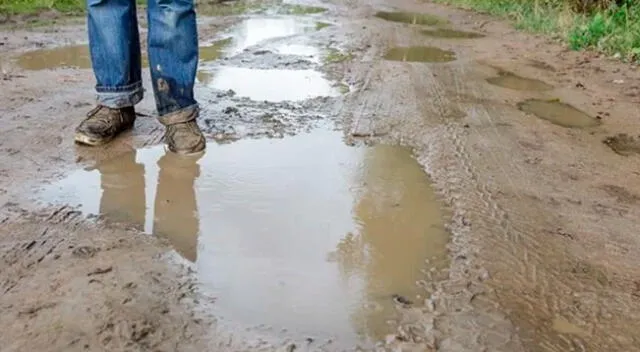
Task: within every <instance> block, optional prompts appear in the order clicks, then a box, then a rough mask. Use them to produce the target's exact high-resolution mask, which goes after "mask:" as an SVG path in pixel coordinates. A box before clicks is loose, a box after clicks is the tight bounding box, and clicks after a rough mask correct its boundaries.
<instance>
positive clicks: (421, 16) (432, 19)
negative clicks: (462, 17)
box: [375, 11, 448, 26]
mask: <svg viewBox="0 0 640 352" xmlns="http://www.w3.org/2000/svg"><path fill="white" fill-rule="evenodd" d="M375 17H378V18H381V19H383V20H386V21H392V22H401V23H409V24H418V25H427V26H435V25H438V24H445V23H448V21H447V20H445V19H443V18H440V17H438V16H434V15H430V14H427V13H416V12H388V11H379V12H377V13H376V14H375Z"/></svg>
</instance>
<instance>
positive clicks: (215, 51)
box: [17, 17, 317, 70]
mask: <svg viewBox="0 0 640 352" xmlns="http://www.w3.org/2000/svg"><path fill="white" fill-rule="evenodd" d="M315 30H317V23H316V22H315V21H313V20H307V19H303V18H298V17H296V18H293V17H274V18H268V17H267V18H262V17H256V18H249V19H247V20H245V21H243V22H241V23H240V24H239V25H238V26H234V27H233V29H232V30H231V31H230V33H229V36H227V37H226V38H224V39H221V40H218V41H214V42H211V43H206V44H204V45H202V46H201V47H200V60H201V61H203V62H207V61H214V60H217V59H218V58H220V56H221V55H222V54H223V53H228V54H231V55H233V54H237V53H240V52H242V51H244V50H245V49H248V48H250V47H252V46H254V45H256V44H259V43H263V42H265V41H268V40H272V39H277V38H285V37H289V36H294V35H299V34H303V33H307V32H310V31H315ZM307 51H308V49H307ZM142 61H143V66H144V67H147V66H148V59H147V57H146V55H144V54H143V60H142ZM17 64H18V65H19V66H20V67H21V68H23V69H26V70H47V69H56V68H77V69H88V68H91V56H90V54H89V47H88V46H87V45H73V46H63V47H59V48H52V49H39V50H33V51H29V52H26V53H24V54H22V55H21V56H19V57H18V58H17Z"/></svg>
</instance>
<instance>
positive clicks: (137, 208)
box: [40, 129, 448, 348]
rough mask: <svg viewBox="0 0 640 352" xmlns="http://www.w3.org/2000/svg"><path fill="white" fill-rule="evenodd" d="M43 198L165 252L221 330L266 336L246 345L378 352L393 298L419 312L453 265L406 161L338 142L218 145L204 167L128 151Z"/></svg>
mask: <svg viewBox="0 0 640 352" xmlns="http://www.w3.org/2000/svg"><path fill="white" fill-rule="evenodd" d="M40 198H41V199H43V200H46V201H50V202H55V203H67V204H81V207H82V210H83V211H84V212H85V213H99V214H103V215H104V216H105V217H106V218H108V219H113V220H117V221H123V222H127V223H130V224H132V225H134V226H138V227H139V228H140V229H143V230H145V231H146V232H148V233H153V234H155V235H157V236H161V237H164V238H167V239H168V240H169V241H170V242H171V243H172V244H173V246H174V247H175V249H176V251H177V252H178V253H180V255H182V256H183V257H184V258H186V259H187V260H190V261H192V262H194V263H195V265H196V267H197V275H198V277H199V280H200V283H201V288H202V290H204V292H207V293H209V294H211V295H213V296H214V297H216V304H214V306H213V308H212V309H213V310H214V312H215V313H216V314H217V316H219V317H220V318H221V321H222V325H223V326H226V327H228V328H229V329H231V330H232V331H238V332H241V333H245V332H244V331H245V330H246V328H248V327H255V326H264V327H266V328H265V329H258V328H255V329H254V330H251V329H250V330H251V331H250V332H248V333H252V334H254V335H255V334H258V335H260V336H263V338H267V339H269V338H271V337H273V338H282V337H289V338H296V339H297V338H301V339H304V338H306V337H313V338H315V339H316V340H317V341H320V340H323V341H326V340H327V339H332V340H333V341H334V346H336V348H338V346H343V347H346V346H353V345H354V344H363V345H367V344H368V343H370V342H372V341H374V340H379V339H382V338H384V336H385V335H386V334H389V333H393V332H394V329H395V328H394V326H392V325H389V324H388V321H389V320H392V319H394V318H397V316H396V314H397V312H396V310H395V306H394V302H393V297H394V295H399V296H402V297H404V298H406V299H408V300H410V301H413V302H416V304H419V303H421V302H422V301H423V299H424V297H421V295H423V289H422V288H420V287H418V286H417V285H416V282H417V281H419V280H422V279H424V275H423V274H422V272H421V270H423V269H425V259H431V260H432V262H433V259H435V262H439V261H440V262H444V259H445V258H446V254H445V253H446V250H445V245H446V242H447V239H448V237H447V233H446V231H445V230H444V227H443V224H442V222H441V220H442V211H441V207H440V205H439V203H438V202H437V199H436V196H435V194H434V192H433V189H432V187H431V185H430V182H429V180H428V179H427V177H426V175H425V173H424V172H423V170H422V169H421V167H420V166H419V165H418V164H417V163H416V161H415V160H414V159H413V158H412V156H411V153H410V151H409V150H407V149H404V148H401V147H394V146H382V145H381V146H374V147H349V146H347V145H345V144H344V143H343V142H342V133H341V132H336V131H331V130H324V129H319V130H314V131H312V132H310V133H306V134H301V135H297V136H294V137H287V138H284V139H277V140H272V139H263V140H242V141H239V142H236V143H231V144H224V145H214V144H211V145H209V147H208V150H207V152H206V154H205V155H204V156H203V157H202V158H200V159H186V158H180V157H176V156H175V155H172V154H165V153H164V150H163V148H162V147H154V148H149V149H140V150H131V151H130V152H128V153H126V154H124V155H122V156H120V157H118V158H116V159H113V160H111V161H107V162H104V163H102V164H99V165H97V166H96V167H95V168H93V169H92V170H90V171H85V170H80V171H76V172H74V173H72V174H70V175H69V176H68V177H67V178H65V179H63V180H61V181H59V182H57V183H55V184H53V185H49V186H47V187H46V188H44V189H43V190H42V192H41V193H40ZM282 331H287V332H286V333H284V332H282ZM282 335H286V336H282ZM341 348H342V347H341Z"/></svg>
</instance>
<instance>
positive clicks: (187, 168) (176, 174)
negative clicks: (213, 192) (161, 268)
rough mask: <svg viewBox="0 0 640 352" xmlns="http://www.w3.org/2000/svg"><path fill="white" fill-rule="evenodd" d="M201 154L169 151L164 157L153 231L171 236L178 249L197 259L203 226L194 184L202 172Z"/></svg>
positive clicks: (194, 259) (161, 165)
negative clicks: (201, 227) (199, 215)
mask: <svg viewBox="0 0 640 352" xmlns="http://www.w3.org/2000/svg"><path fill="white" fill-rule="evenodd" d="M200 157H201V156H196V157H188V156H183V155H176V154H173V153H167V154H165V155H164V156H163V157H162V158H160V160H159V161H158V166H159V167H160V175H159V176H158V189H157V192H156V200H155V216H154V219H153V233H154V234H156V235H158V236H163V237H166V238H168V239H169V241H171V243H172V244H173V246H174V248H175V249H176V251H178V253H180V255H182V256H183V257H184V258H186V259H187V260H189V261H191V262H195V261H196V257H197V246H198V232H199V227H200V223H199V221H198V206H197V204H196V195H195V190H194V188H193V187H194V183H195V180H196V178H197V177H198V176H199V175H200V166H199V165H198V163H197V161H198V160H199V159H200Z"/></svg>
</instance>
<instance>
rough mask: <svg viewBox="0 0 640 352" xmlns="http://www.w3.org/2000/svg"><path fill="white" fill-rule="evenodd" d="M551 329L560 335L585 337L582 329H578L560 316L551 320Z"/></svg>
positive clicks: (585, 333)
mask: <svg viewBox="0 0 640 352" xmlns="http://www.w3.org/2000/svg"><path fill="white" fill-rule="evenodd" d="M551 327H552V328H553V330H555V331H557V332H559V333H561V334H567V335H578V336H585V335H587V332H586V331H585V330H584V329H582V328H580V327H579V326H577V325H575V324H573V323H571V322H570V321H568V320H567V319H565V318H563V317H560V316H558V317H555V318H554V319H553V322H552V324H551Z"/></svg>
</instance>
